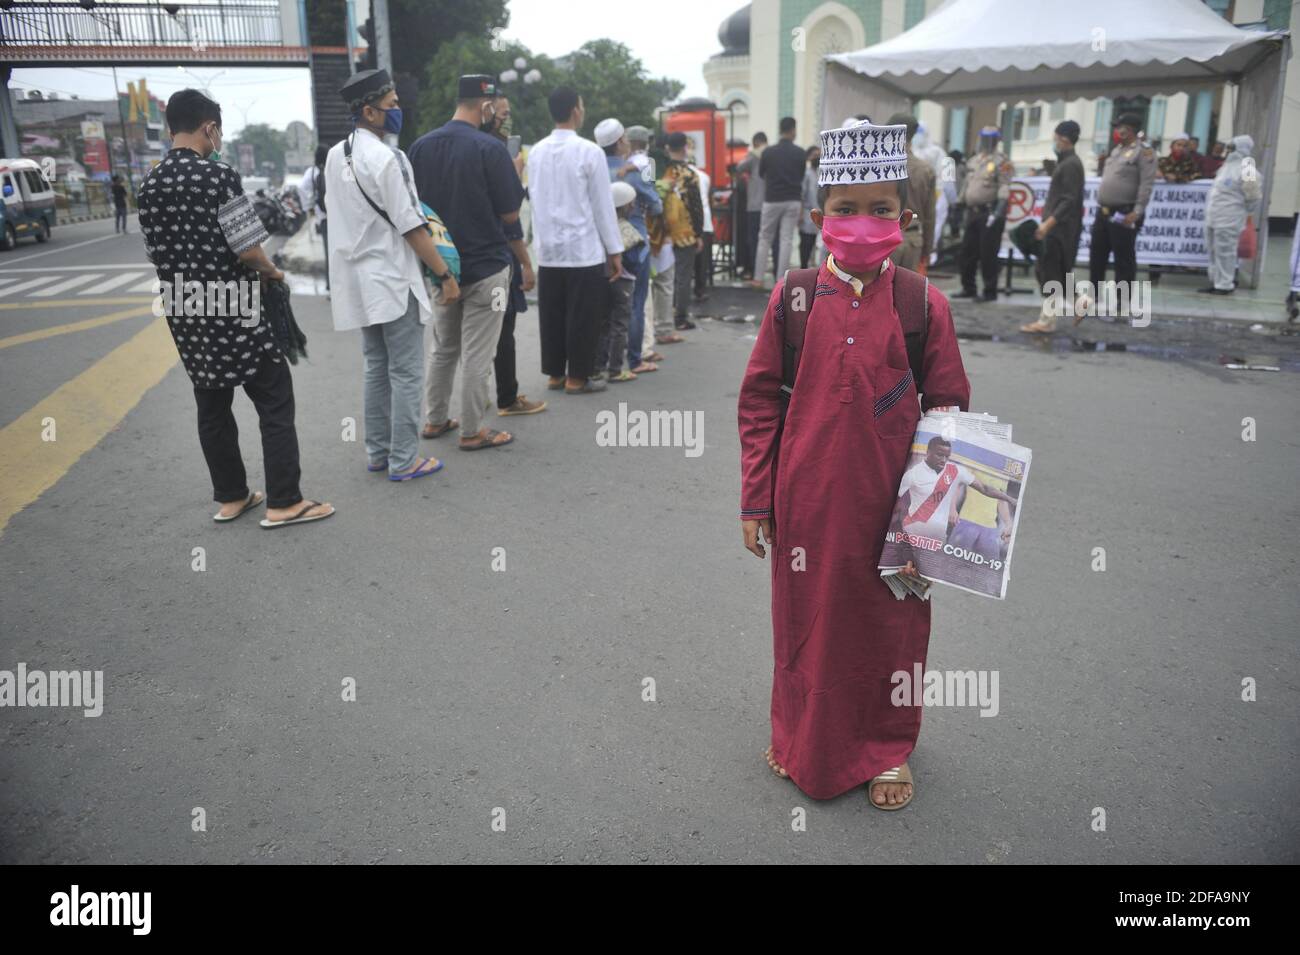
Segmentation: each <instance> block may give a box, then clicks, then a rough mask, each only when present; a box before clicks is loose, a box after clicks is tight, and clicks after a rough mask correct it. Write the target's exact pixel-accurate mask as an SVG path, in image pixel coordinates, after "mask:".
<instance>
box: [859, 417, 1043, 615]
mask: <svg viewBox="0 0 1300 955" xmlns="http://www.w3.org/2000/svg"><path fill="white" fill-rule="evenodd" d="M1031 457H1032V452H1030V450H1029V449H1028V448H1025V447H1021V446H1020V445H1018V444H1013V443H1012V441H1011V425H1010V424H1007V423H1004V422H1000V421H998V419H997V418H996V417H994V416H993V415H988V414H972V413H969V412H965V411H929V412H926V414H925V416H924V417H923V418H922V419H921V423H920V424H919V425H918V426H917V429H916V435H915V437H914V438H913V439H912V449H911V453H910V455H909V456H908V460H907V467H906V469H905V470H904V471H903V480H902V481H901V482H900V484H899V486H898V500H897V502H896V503H895V507H894V515H893V518H892V519H891V520H890V523H889V529H888V531H886V533H885V546H884V548H883V549H882V550H881V553H880V576H881V577H882V578H883V579H884V581H885V583H886V584H888V585H889V589H890V590H891V591H893V593H894V596H895V597H897V598H898V599H899V600H904V599H906V597H907V595H908V594H911V595H912V596H914V597H918V598H919V599H921V600H929V599H930V587H931V585H932V584H935V583H940V584H947V585H949V586H950V587H958V588H960V589H962V590H968V591H970V592H971V593H974V594H980V595H982V596H985V597H994V598H996V599H998V600H1002V599H1005V597H1006V595H1007V581H1008V580H1010V579H1011V552H1012V549H1013V548H1014V547H1015V543H1016V529H1017V527H1019V525H1020V510H1021V504H1022V503H1023V501H1024V496H1025V485H1026V483H1027V482H1028V480H1029V463H1030V459H1031ZM909 563H910V564H911V565H912V568H913V569H914V570H915V572H916V573H915V574H911V573H907V572H905V568H906V567H907V565H908V564H909Z"/></svg>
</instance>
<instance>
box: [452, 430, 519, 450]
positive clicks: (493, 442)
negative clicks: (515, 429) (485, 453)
mask: <svg viewBox="0 0 1300 955" xmlns="http://www.w3.org/2000/svg"><path fill="white" fill-rule="evenodd" d="M503 434H506V433H505V432H504V431H494V430H493V429H492V428H488V433H487V434H486V435H484V436H483V437H481V438H478V439H477V440H476V441H475V442H474V443H473V444H462V445H461V446H460V449H461V450H462V451H482V450H484V449H485V448H504V447H505V446H506V445H507V444H509V443H510V442H511V441H513V440H514V439H515V436H514V435H513V434H510V435H506V439H505V440H504V441H498V440H497V438H499V437H501V436H502V435H503Z"/></svg>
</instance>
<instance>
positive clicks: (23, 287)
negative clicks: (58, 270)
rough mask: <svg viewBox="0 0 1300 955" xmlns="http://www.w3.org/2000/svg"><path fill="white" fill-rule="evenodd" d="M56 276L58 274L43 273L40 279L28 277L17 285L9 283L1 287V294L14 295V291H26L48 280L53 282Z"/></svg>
mask: <svg viewBox="0 0 1300 955" xmlns="http://www.w3.org/2000/svg"><path fill="white" fill-rule="evenodd" d="M56 278H58V276H57V275H42V276H41V277H40V278H38V279H28V280H27V281H26V282H19V283H18V284H17V285H9V286H6V287H5V288H0V296H5V295H12V294H13V293H14V292H26V291H27V290H28V289H34V288H36V286H38V285H44V284H45V283H46V282H53V281H54V280H55V279H56Z"/></svg>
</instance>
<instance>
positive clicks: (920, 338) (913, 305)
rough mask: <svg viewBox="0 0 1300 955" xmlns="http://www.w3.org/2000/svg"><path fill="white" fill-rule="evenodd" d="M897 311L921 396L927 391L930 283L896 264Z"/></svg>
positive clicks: (908, 357) (913, 376)
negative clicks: (926, 365)
mask: <svg viewBox="0 0 1300 955" xmlns="http://www.w3.org/2000/svg"><path fill="white" fill-rule="evenodd" d="M892 268H893V271H894V308H895V310H897V312H898V321H899V324H900V325H902V326H903V344H904V345H906V347H907V364H908V367H909V368H911V369H912V379H913V380H914V381H915V382H916V390H917V392H918V393H921V392H924V391H925V374H924V371H925V339H926V335H927V334H928V333H929V331H930V280H929V279H928V278H926V277H925V276H924V275H919V274H917V273H916V272H913V271H912V270H911V269H904V268H901V267H899V266H898V265H894V266H893V267H892Z"/></svg>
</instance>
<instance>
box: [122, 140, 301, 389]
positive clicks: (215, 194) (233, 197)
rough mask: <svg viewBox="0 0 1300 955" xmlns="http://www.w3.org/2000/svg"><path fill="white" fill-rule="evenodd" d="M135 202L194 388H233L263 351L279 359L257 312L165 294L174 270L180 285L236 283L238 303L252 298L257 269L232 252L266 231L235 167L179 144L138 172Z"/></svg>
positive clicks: (252, 369) (170, 323)
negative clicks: (183, 301) (181, 304)
mask: <svg viewBox="0 0 1300 955" xmlns="http://www.w3.org/2000/svg"><path fill="white" fill-rule="evenodd" d="M139 206H140V231H141V233H142V234H143V235H144V243H145V252H146V253H147V254H148V256H149V260H150V261H151V262H152V263H153V264H154V268H155V269H156V270H157V272H158V279H159V281H160V282H161V283H163V284H162V289H163V292H164V294H163V296H162V300H163V309H164V312H165V314H166V315H167V324H168V326H169V327H170V328H171V333H172V338H173V339H174V340H175V341H176V349H177V351H179V352H180V356H181V361H182V362H184V364H185V370H186V371H187V372H189V376H190V379H191V380H192V381H193V382H194V385H195V387H198V388H233V387H236V386H237V385H241V384H243V383H244V382H245V381H247V380H248V379H249V378H251V377H252V376H253V375H255V374H257V370H258V367H259V363H260V361H261V360H262V359H263V358H265V359H267V360H270V361H277V362H278V361H280V360H281V356H280V352H279V349H278V347H277V346H276V344H275V341H274V339H273V337H272V335H271V330H270V327H269V326H268V325H267V323H266V322H264V321H261V320H260V319H261V316H260V315H257V316H256V319H255V320H254V319H253V318H249V317H245V315H244V314H241V313H240V311H239V310H238V309H237V308H224V309H218V310H214V309H212V308H210V307H185V308H182V309H180V310H179V311H177V310H176V309H175V308H174V307H173V304H174V301H175V300H174V298H173V297H172V296H171V295H169V294H167V292H168V290H169V288H170V287H171V286H172V285H173V284H175V283H176V282H177V276H180V282H181V283H183V287H190V286H189V283H191V282H199V283H202V284H203V287H204V288H205V289H208V288H214V287H216V286H215V285H214V284H213V283H218V282H219V283H226V287H227V288H233V287H234V286H231V285H230V284H229V283H232V282H233V283H239V285H238V287H239V288H240V289H242V290H243V294H244V302H245V303H249V302H251V301H252V299H251V295H252V292H253V289H254V287H255V286H256V283H257V282H258V275H257V272H256V271H254V270H253V269H251V268H249V267H248V266H246V265H244V263H243V262H241V261H240V260H239V253H241V252H246V251H247V250H249V249H251V248H252V247H253V246H255V245H259V244H261V243H262V242H265V241H266V240H267V239H268V238H269V235H268V234H267V231H266V228H265V227H264V226H263V225H262V220H261V219H259V218H258V217H257V212H256V211H255V210H254V209H253V203H252V202H251V201H250V200H249V198H248V196H246V195H245V194H244V186H243V182H242V181H241V180H240V178H239V173H237V172H235V170H233V169H231V168H230V167H229V166H227V165H226V164H225V163H221V162H212V161H210V160H208V159H204V158H203V157H202V156H200V155H199V154H198V153H196V152H195V151H194V150H192V149H185V148H181V147H178V148H176V149H173V150H172V151H171V152H169V153H168V154H167V155H166V156H165V157H164V158H163V160H162V162H160V163H159V164H158V165H157V166H155V167H154V168H153V169H151V170H150V171H149V175H147V176H146V177H145V180H144V182H143V183H142V184H141V186H140V194H139ZM258 292H259V294H260V289H258ZM205 301H210V300H208V299H205ZM227 301H229V299H227ZM221 311H225V312H227V313H228V314H220V312H221ZM247 312H249V313H252V312H253V310H252V309H251V308H249V309H247Z"/></svg>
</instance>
